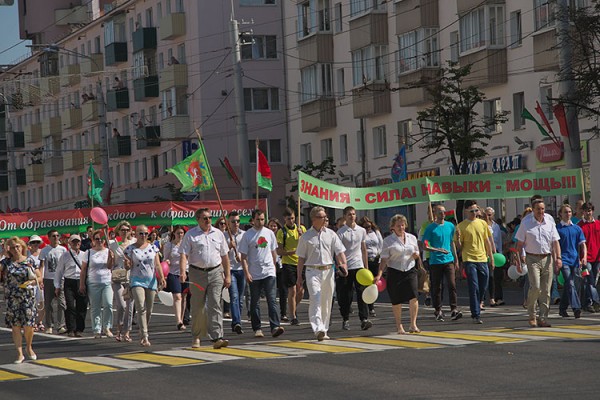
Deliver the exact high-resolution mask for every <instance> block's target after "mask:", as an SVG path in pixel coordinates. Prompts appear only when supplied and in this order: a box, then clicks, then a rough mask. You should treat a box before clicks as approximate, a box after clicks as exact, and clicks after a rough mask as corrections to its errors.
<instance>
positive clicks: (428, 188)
mask: <svg viewBox="0 0 600 400" xmlns="http://www.w3.org/2000/svg"><path fill="white" fill-rule="evenodd" d="M298 181H299V185H298V188H299V192H300V198H301V199H302V200H304V201H307V202H309V203H312V204H318V205H320V206H324V207H331V208H344V207H347V206H352V207H354V208H356V209H357V210H374V209H378V208H388V207H397V206H405V205H409V204H418V203H425V202H429V201H432V202H435V201H442V200H469V199H510V198H523V197H530V196H532V195H534V194H540V195H543V196H547V195H568V194H579V193H582V192H583V188H582V178H581V169H569V170H561V171H545V172H527V173H508V174H485V175H452V176H435V177H425V178H419V179H415V180H411V181H403V182H398V183H391V184H388V185H383V186H373V187H364V188H362V187H360V188H351V187H346V186H340V185H335V184H331V183H329V182H325V181H322V180H320V179H317V178H314V177H312V176H310V175H307V174H305V173H304V172H302V171H299V172H298Z"/></svg>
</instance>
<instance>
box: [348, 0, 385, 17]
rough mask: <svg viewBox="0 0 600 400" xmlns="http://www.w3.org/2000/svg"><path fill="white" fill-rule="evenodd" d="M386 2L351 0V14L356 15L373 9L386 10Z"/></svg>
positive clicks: (379, 0) (378, 0)
mask: <svg viewBox="0 0 600 400" xmlns="http://www.w3.org/2000/svg"><path fill="white" fill-rule="evenodd" d="M385 3H386V2H385V1H381V0H351V1H350V15H351V16H352V17H354V16H356V15H359V14H363V13H366V12H369V11H373V10H385Z"/></svg>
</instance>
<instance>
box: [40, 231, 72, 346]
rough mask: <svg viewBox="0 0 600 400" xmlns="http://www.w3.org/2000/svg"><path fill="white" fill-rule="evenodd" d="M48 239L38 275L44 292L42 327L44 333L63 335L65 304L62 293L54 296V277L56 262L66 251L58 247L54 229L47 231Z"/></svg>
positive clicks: (58, 243) (41, 256)
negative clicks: (44, 312)
mask: <svg viewBox="0 0 600 400" xmlns="http://www.w3.org/2000/svg"><path fill="white" fill-rule="evenodd" d="M48 239H49V240H50V244H49V245H48V246H46V247H44V248H43V249H42V251H41V252H40V273H41V275H42V278H43V281H42V282H43V283H42V289H43V291H44V309H45V311H46V314H45V318H44V325H46V333H50V334H51V333H53V332H54V329H56V332H57V333H58V334H63V333H66V332H67V328H66V327H65V310H66V309H67V303H66V301H65V294H64V293H63V292H60V293H59V294H58V295H56V291H55V289H56V287H55V286H54V276H55V273H56V267H57V266H58V260H59V259H60V257H61V256H62V255H63V254H64V253H65V252H66V251H67V249H65V248H64V247H63V246H61V245H60V234H59V233H58V231H57V230H56V229H51V230H49V231H48ZM55 299H56V300H55Z"/></svg>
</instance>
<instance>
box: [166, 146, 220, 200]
mask: <svg viewBox="0 0 600 400" xmlns="http://www.w3.org/2000/svg"><path fill="white" fill-rule="evenodd" d="M166 171H167V172H170V173H172V174H173V175H175V176H176V177H177V179H179V182H181V185H182V186H181V191H182V192H202V191H204V190H210V189H212V187H213V176H212V172H211V170H210V166H209V165H208V159H207V157H206V152H205V151H204V145H203V144H202V142H200V143H199V147H198V150H196V151H195V152H194V153H192V155H190V156H189V157H188V158H186V159H185V160H183V161H182V162H180V163H178V164H176V165H174V166H173V167H172V168H168V169H167V170H166Z"/></svg>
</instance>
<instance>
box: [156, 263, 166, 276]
mask: <svg viewBox="0 0 600 400" xmlns="http://www.w3.org/2000/svg"><path fill="white" fill-rule="evenodd" d="M160 267H161V268H162V271H163V275H164V277H165V279H167V275H169V263H168V262H166V261H163V262H161V263H160ZM156 277H157V278H160V275H159V274H158V270H157V271H156Z"/></svg>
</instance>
